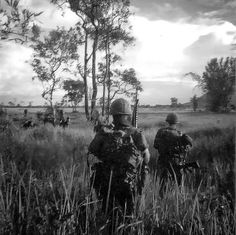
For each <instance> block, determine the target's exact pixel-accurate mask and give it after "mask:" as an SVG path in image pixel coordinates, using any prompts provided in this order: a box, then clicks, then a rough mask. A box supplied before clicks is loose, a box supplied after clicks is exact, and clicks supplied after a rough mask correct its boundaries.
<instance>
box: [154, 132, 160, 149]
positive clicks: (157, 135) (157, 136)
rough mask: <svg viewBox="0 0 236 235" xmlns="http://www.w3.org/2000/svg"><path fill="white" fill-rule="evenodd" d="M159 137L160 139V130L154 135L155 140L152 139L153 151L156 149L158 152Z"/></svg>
mask: <svg viewBox="0 0 236 235" xmlns="http://www.w3.org/2000/svg"><path fill="white" fill-rule="evenodd" d="M160 137H161V129H160V130H159V131H158V132H157V134H156V136H155V139H154V145H153V147H154V148H155V149H157V150H158V148H159V140H160Z"/></svg>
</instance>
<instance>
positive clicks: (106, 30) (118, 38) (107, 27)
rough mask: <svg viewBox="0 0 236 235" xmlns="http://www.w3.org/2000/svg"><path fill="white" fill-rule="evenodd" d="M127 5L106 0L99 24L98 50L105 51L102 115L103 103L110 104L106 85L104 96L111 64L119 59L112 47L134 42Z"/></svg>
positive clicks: (117, 0) (128, 3) (109, 76)
mask: <svg viewBox="0 0 236 235" xmlns="http://www.w3.org/2000/svg"><path fill="white" fill-rule="evenodd" d="M129 6H130V2H129V1H119V0H116V1H114V0H109V1H107V10H106V14H105V15H104V18H103V21H102V24H101V32H102V40H101V42H100V45H99V48H100V50H103V51H105V64H104V72H103V80H102V84H103V97H102V100H103V104H102V115H104V111H105V106H106V105H105V103H106V102H107V106H108V107H109V106H110V97H109V95H110V91H109V90H110V87H109V86H107V93H108V95H107V98H106V85H107V84H108V85H109V84H110V83H111V82H110V79H111V66H112V64H115V63H116V62H118V61H119V60H120V57H119V56H118V55H116V54H115V55H113V53H112V47H114V46H116V45H117V44H121V43H123V47H126V46H128V45H131V44H132V43H133V42H134V37H132V36H130V30H129V29H130V28H129V27H128V18H129V16H130V15H131V12H130V11H129Z"/></svg>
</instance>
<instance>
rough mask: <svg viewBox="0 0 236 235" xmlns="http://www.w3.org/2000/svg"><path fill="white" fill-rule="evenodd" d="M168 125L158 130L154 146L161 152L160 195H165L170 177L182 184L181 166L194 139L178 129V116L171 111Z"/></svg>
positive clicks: (168, 116) (159, 162)
mask: <svg viewBox="0 0 236 235" xmlns="http://www.w3.org/2000/svg"><path fill="white" fill-rule="evenodd" d="M166 122H167V123H168V126H167V127H164V128H161V129H159V130H158V132H157V134H156V137H155V140H154V148H156V149H157V150H158V152H159V158H158V168H159V169H160V196H161V197H163V194H164V191H165V188H166V182H167V180H168V179H170V180H172V181H174V180H175V179H176V180H177V183H178V185H180V184H181V180H182V170H181V166H183V165H184V163H185V158H186V153H187V151H188V149H189V148H190V147H191V146H192V139H191V138H190V137H189V136H188V135H186V134H182V133H181V132H180V131H179V130H177V129H176V124H177V123H178V116H177V115H176V114H175V113H169V114H168V115H167V117H166Z"/></svg>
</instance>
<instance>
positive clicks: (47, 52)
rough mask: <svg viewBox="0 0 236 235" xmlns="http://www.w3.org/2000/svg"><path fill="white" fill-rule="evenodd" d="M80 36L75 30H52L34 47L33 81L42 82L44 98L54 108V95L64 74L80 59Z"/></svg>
mask: <svg viewBox="0 0 236 235" xmlns="http://www.w3.org/2000/svg"><path fill="white" fill-rule="evenodd" d="M78 44H79V35H78V33H77V31H75V30H74V29H72V28H71V29H70V30H69V31H67V30H65V29H63V28H58V29H57V30H52V31H51V32H49V35H48V36H47V37H45V38H44V40H42V41H38V42H37V43H36V44H35V45H33V49H34V54H33V60H32V62H31V65H32V66H33V70H34V72H35V74H36V76H35V77H33V79H38V80H39V81H41V82H42V85H43V89H44V90H43V93H42V97H43V98H44V99H45V100H47V101H49V103H50V105H51V106H53V94H54V92H55V91H56V90H57V89H58V88H59V85H60V83H61V80H62V79H63V77H62V76H61V74H62V72H64V73H68V72H70V70H69V69H68V66H72V64H73V63H74V61H75V60H77V59H78V54H77V47H78Z"/></svg>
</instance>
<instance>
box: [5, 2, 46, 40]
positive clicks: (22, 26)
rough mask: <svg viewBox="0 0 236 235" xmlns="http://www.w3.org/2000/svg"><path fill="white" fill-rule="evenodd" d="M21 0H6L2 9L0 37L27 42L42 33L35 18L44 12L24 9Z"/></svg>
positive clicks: (35, 38)
mask: <svg viewBox="0 0 236 235" xmlns="http://www.w3.org/2000/svg"><path fill="white" fill-rule="evenodd" d="M20 3H21V1H20V0H5V1H4V2H3V3H2V4H3V8H2V9H0V38H1V40H11V41H12V40H13V41H15V42H20V43H25V42H28V41H29V40H31V41H35V40H37V39H38V37H39V35H40V28H39V26H38V25H37V24H36V23H35V19H36V18H37V17H38V16H39V15H41V14H42V12H39V13H35V12H31V11H30V10H28V9H24V8H22V7H21V5H20Z"/></svg>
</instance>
